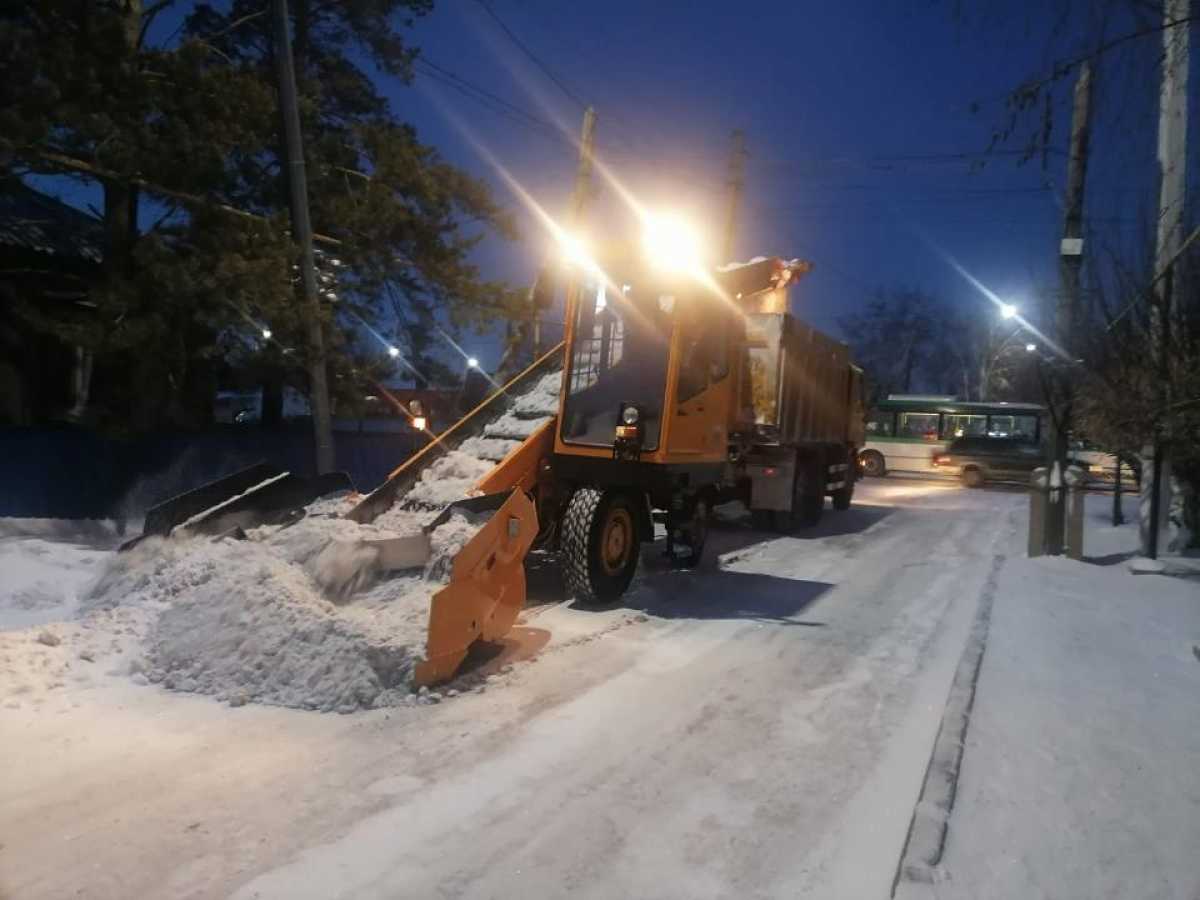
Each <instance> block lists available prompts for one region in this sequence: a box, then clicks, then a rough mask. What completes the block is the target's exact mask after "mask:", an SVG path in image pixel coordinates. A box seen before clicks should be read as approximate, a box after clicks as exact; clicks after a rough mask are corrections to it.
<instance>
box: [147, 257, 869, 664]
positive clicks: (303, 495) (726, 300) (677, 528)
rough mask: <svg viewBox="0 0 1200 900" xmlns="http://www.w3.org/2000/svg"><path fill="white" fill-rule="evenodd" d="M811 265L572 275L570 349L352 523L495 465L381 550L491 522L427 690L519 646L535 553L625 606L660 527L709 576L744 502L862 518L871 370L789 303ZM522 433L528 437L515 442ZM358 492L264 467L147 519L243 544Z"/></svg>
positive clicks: (417, 464)
mask: <svg viewBox="0 0 1200 900" xmlns="http://www.w3.org/2000/svg"><path fill="white" fill-rule="evenodd" d="M808 270H809V264H808V263H805V262H800V261H797V260H792V261H786V260H783V259H777V258H772V259H760V260H756V261H754V262H751V263H747V264H744V265H735V266H729V267H725V268H724V269H723V270H719V271H711V270H710V271H707V272H704V273H700V274H694V273H688V272H682V273H675V274H667V273H666V272H665V270H663V269H661V268H659V267H657V266H656V265H654V260H652V259H647V258H646V257H645V256H644V255H642V254H633V253H629V252H620V253H617V254H614V255H613V256H612V258H606V259H604V260H594V261H591V262H590V263H588V264H587V265H578V266H576V268H575V269H573V270H569V271H568V272H566V277H562V278H554V279H553V281H554V282H555V283H557V285H558V286H559V287H560V288H562V289H564V290H565V294H566V296H565V298H564V307H563V308H564V309H565V333H564V340H563V341H562V343H560V344H559V345H557V346H556V347H554V348H553V349H551V350H550V351H549V352H547V353H545V354H543V355H542V356H541V357H540V358H538V359H537V360H535V361H534V363H533V364H532V365H530V366H529V368H527V369H526V370H525V371H523V372H521V373H520V374H519V375H517V376H516V377H515V378H513V379H512V380H511V381H509V382H508V383H507V384H505V385H504V386H503V387H502V388H500V389H498V390H496V391H495V392H494V393H493V394H492V395H491V396H489V397H488V398H487V399H485V400H484V401H483V402H482V403H481V404H479V405H478V406H477V407H476V408H475V409H473V410H471V412H469V413H468V414H467V415H466V416H464V417H463V418H462V419H461V420H459V421H458V422H456V423H455V424H454V425H453V426H451V427H450V428H448V429H447V430H446V431H444V432H442V433H441V434H439V435H437V436H436V437H434V438H433V439H432V440H431V442H430V443H429V444H428V445H427V446H426V447H424V448H423V449H422V450H421V451H420V452H418V453H416V454H415V455H414V456H412V457H411V458H410V459H408V460H407V461H406V462H405V463H404V464H403V465H401V466H400V467H399V468H397V469H396V470H395V471H393V472H392V473H391V474H390V475H389V476H388V477H387V479H386V480H385V481H384V482H383V483H382V484H381V485H379V486H378V487H377V488H376V489H375V490H373V491H371V492H370V493H369V494H366V495H365V496H363V497H361V499H360V500H359V501H358V503H357V504H356V505H355V506H354V507H353V509H351V510H350V512H348V513H347V516H348V517H349V518H350V519H353V520H355V521H357V522H360V523H369V522H371V521H373V520H374V519H376V518H377V517H378V516H379V515H380V514H381V513H383V512H385V511H386V510H388V509H389V508H391V507H392V506H393V505H394V504H397V503H399V504H401V505H402V506H405V505H407V504H409V503H411V502H413V501H411V500H409V499H408V494H409V492H410V490H411V489H412V488H413V487H414V486H415V485H416V484H417V482H418V481H420V480H421V475H422V473H423V472H425V471H426V470H427V469H428V467H429V466H430V465H431V464H433V463H434V462H435V461H437V460H438V459H440V458H441V457H442V456H443V455H444V454H445V453H447V452H450V451H455V450H458V448H459V447H464V448H468V449H466V450H464V451H461V452H474V451H478V455H479V457H480V458H481V459H486V460H489V461H494V462H495V465H494V466H492V467H491V468H490V469H489V470H487V471H486V472H485V474H484V475H483V476H482V477H481V478H479V479H478V480H477V482H476V483H475V484H474V485H473V489H472V490H471V491H469V492H468V493H469V496H468V497H467V498H466V499H463V500H459V501H457V502H455V503H452V504H450V505H449V506H448V507H447V508H446V509H444V510H441V511H440V513H439V514H438V515H437V518H436V519H434V521H433V522H432V523H431V524H430V525H428V526H426V528H425V530H424V532H423V533H422V534H419V535H416V536H409V537H398V538H379V539H375V540H372V541H370V543H372V544H374V547H373V549H374V550H375V551H377V552H375V553H371V554H363V557H364V558H366V559H371V560H373V562H372V563H370V565H372V566H375V567H376V568H382V569H385V570H391V569H403V568H413V567H417V566H422V565H424V564H425V563H426V562H427V561H428V560H429V558H430V554H431V548H430V537H429V535H430V532H432V530H433V529H434V528H436V527H437V526H438V525H439V524H441V523H442V522H444V521H446V520H447V519H448V518H449V517H450V516H452V515H453V514H454V512H455V511H456V510H464V511H467V512H472V513H477V514H478V513H483V512H491V513H492V515H491V516H490V518H488V519H487V520H486V522H485V523H484V524H483V526H482V527H481V528H480V529H479V530H478V531H477V532H476V533H475V534H474V535H473V536H472V537H471V538H470V539H469V540H468V541H467V543H466V544H465V545H464V546H463V548H462V549H461V551H459V552H458V554H457V555H456V556H455V557H454V559H453V560H452V561H451V563H450V574H449V581H448V583H447V584H446V586H445V587H443V588H442V589H441V590H440V591H438V592H437V593H436V594H435V595H434V596H433V598H432V601H431V608H430V614H429V628H428V635H427V639H426V649H425V658H424V661H423V662H422V663H421V664H420V665H419V666H418V668H417V670H416V673H415V680H416V682H417V683H418V684H422V685H424V684H433V683H436V682H440V681H444V680H446V679H449V678H451V677H453V676H454V674H455V672H456V671H457V670H458V668H459V666H460V665H461V664H462V662H463V660H464V659H465V658H466V656H467V653H468V651H469V650H470V648H471V646H472V645H473V644H474V643H475V642H476V641H481V640H482V641H497V640H499V639H501V638H503V637H504V635H505V634H506V633H508V631H509V630H510V629H511V628H512V626H513V625H514V623H515V622H516V620H517V616H518V615H519V613H520V611H521V608H522V607H523V606H524V603H525V592H526V581H525V569H524V564H525V559H526V557H527V555H528V554H529V553H530V551H531V550H533V549H537V548H541V549H545V550H547V551H549V552H552V553H556V554H557V556H558V561H559V568H560V570H561V571H562V574H563V580H564V583H565V587H566V590H567V592H568V594H569V596H570V597H571V598H573V599H574V601H575V602H576V603H579V604H607V603H614V602H616V601H617V600H618V599H619V598H620V597H621V595H622V594H623V593H624V592H625V590H626V589H627V588H628V586H629V584H630V581H631V580H632V578H633V576H634V572H635V570H636V569H637V566H638V561H639V557H640V553H641V545H642V544H644V543H648V542H652V541H654V540H655V538H656V528H662V527H665V538H666V540H665V553H666V556H667V557H668V558H669V560H670V561H671V563H672V564H673V565H675V566H679V567H691V566H695V565H697V564H698V563H699V562H700V559H701V556H702V553H703V550H704V544H705V538H706V536H707V533H708V526H709V520H710V517H711V513H712V510H713V507H714V506H716V505H717V504H719V503H725V502H728V501H732V500H738V501H741V502H742V503H743V504H744V505H745V507H746V508H747V509H748V510H749V511H750V512H751V514H752V515H753V518H754V521H755V524H756V525H757V526H758V527H760V528H767V529H773V530H776V531H782V532H790V531H792V530H794V529H798V528H803V527H807V526H811V525H813V524H815V523H816V521H817V520H818V519H819V518H820V517H821V515H822V511H823V510H824V508H825V500H826V498H827V497H830V498H832V507H833V509H835V510H843V509H847V508H849V506H850V503H851V498H852V496H853V492H854V482H855V477H856V474H857V466H856V464H855V463H856V454H857V450H858V448H859V447H860V446H861V445H862V442H863V424H864V423H863V418H864V417H863V404H862V377H861V376H862V373H861V371H860V370H859V369H858V368H856V367H855V366H854V365H853V364H852V363H851V361H850V355H849V351H848V349H847V347H846V345H845V344H843V343H841V342H838V341H836V340H834V339H832V338H829V337H827V336H825V335H823V334H822V333H820V332H819V331H817V330H816V329H814V328H811V327H810V326H808V325H806V324H804V323H803V322H801V321H800V320H799V319H796V318H795V317H793V316H792V315H791V313H790V312H789V308H790V307H789V292H791V291H792V289H793V288H794V287H795V285H796V284H797V283H798V282H799V281H800V279H801V277H802V276H803V275H804V274H805V273H806V272H807V271H808ZM551 282H552V280H551V279H550V278H544V279H543V278H540V279H539V282H538V285H539V287H537V288H535V294H537V293H538V292H540V293H541V295H542V296H540V297H537V296H535V300H537V301H539V305H549V303H550V302H552V300H553V297H552V296H547V295H549V294H552V293H553V291H552V290H551V288H550V287H549V285H550V284H551ZM793 299H794V298H793ZM559 372H561V375H558V376H557V377H556V373H559ZM555 390H557V394H556V395H555V393H554V392H555ZM531 398H533V399H532V400H531ZM533 400H536V401H537V402H536V403H535V402H533ZM535 407H536V415H535V416H534V417H533V418H529V417H528V416H529V413H530V410H532V409H535ZM522 416H526V418H525V419H524V420H522V419H521V417H522ZM533 419H536V421H533ZM519 421H525V422H526V423H527V424H529V425H530V426H531V427H530V430H529V431H528V433H526V432H525V431H522V430H520V429H516V430H511V429H510V426H511V425H512V424H513V423H515V422H519ZM468 441H470V442H471V443H468ZM485 451H486V454H491V455H485ZM348 481H349V480H348V479H347V478H346V477H345V476H344V475H341V476H337V475H332V476H319V477H318V478H317V479H296V478H292V477H291V476H289V475H287V473H283V474H282V475H280V474H278V473H274V472H272V471H271V470H267V469H263V468H254V469H250V470H246V471H243V472H241V473H235V474H234V475H233V476H230V477H229V478H228V479H223V480H222V482H219V483H214V485H206V486H204V487H203V488H199V489H197V491H196V492H191V494H188V495H181V497H179V498H175V500H173V501H169V503H168V504H166V505H165V506H166V507H167V508H166V509H165V510H163V511H162V513H161V514H160V515H158V516H157V517H156V518H153V519H152V518H151V517H148V518H147V525H148V530H149V526H150V525H151V524H153V525H154V526H155V529H156V531H155V533H166V532H169V531H170V529H171V528H172V527H174V526H176V525H185V526H186V527H188V528H190V529H193V530H196V529H199V530H207V531H209V532H210V533H224V532H223V531H222V530H223V529H233V530H236V529H238V528H241V527H244V526H246V525H247V524H255V523H258V522H262V521H277V522H280V521H287V520H288V518H289V517H293V516H297V515H303V514H304V512H303V510H302V509H299V510H298V509H296V507H297V505H300V506H303V505H304V504H306V503H307V502H309V501H311V499H314V498H315V496H319V495H320V493H327V492H329V491H331V490H336V489H345V488H346V487H347V486H348ZM256 498H258V499H256ZM152 512H153V511H152ZM164 528H165V531H164V530H163V529H164Z"/></svg>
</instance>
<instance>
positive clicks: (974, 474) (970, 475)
mask: <svg viewBox="0 0 1200 900" xmlns="http://www.w3.org/2000/svg"><path fill="white" fill-rule="evenodd" d="M983 480H984V479H983V473H982V472H980V471H979V470H978V469H977V468H975V467H974V466H971V467H970V468H967V469H963V472H962V482H963V484H965V485H966V486H967V487H969V488H977V487H983Z"/></svg>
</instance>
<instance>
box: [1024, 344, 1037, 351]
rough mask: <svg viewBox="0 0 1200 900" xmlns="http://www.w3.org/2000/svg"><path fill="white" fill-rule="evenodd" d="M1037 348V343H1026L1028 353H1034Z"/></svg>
mask: <svg viewBox="0 0 1200 900" xmlns="http://www.w3.org/2000/svg"><path fill="white" fill-rule="evenodd" d="M1035 350H1037V344H1026V345H1025V352H1026V353H1033V352H1034V351H1035Z"/></svg>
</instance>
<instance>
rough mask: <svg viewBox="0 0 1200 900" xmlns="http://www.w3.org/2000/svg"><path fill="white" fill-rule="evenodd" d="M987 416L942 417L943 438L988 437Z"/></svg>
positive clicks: (947, 415) (948, 415) (949, 415)
mask: <svg viewBox="0 0 1200 900" xmlns="http://www.w3.org/2000/svg"><path fill="white" fill-rule="evenodd" d="M987 432H988V427H987V416H968V415H951V414H949V413H947V414H946V415H944V416H943V417H942V438H943V439H944V440H947V441H948V440H950V439H951V438H960V437H984V436H986V435H987Z"/></svg>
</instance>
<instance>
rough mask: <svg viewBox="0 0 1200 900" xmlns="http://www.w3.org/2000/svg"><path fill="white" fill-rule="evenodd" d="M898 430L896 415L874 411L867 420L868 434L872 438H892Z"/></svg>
mask: <svg viewBox="0 0 1200 900" xmlns="http://www.w3.org/2000/svg"><path fill="white" fill-rule="evenodd" d="M895 430H896V414H895V413H893V412H884V411H882V410H878V409H876V410H872V411H871V415H870V417H869V418H868V419H867V434H868V435H870V436H871V437H892V436H893V435H894V433H895Z"/></svg>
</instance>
